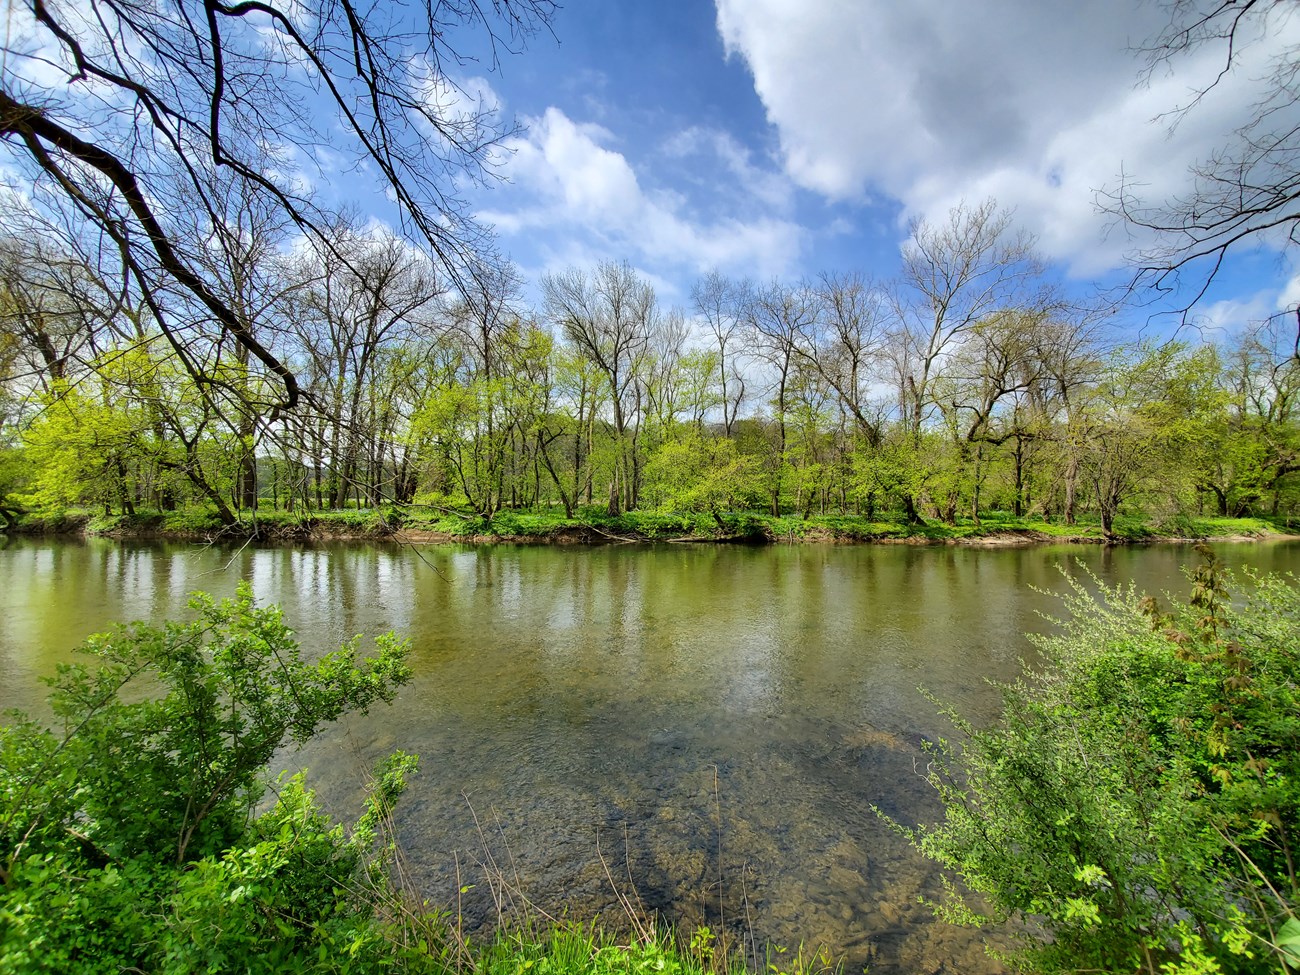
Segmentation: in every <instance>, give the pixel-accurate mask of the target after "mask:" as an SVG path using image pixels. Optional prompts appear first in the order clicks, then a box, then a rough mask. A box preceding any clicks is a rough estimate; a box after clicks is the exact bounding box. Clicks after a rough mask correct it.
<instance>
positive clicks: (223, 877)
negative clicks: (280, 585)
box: [0, 585, 436, 973]
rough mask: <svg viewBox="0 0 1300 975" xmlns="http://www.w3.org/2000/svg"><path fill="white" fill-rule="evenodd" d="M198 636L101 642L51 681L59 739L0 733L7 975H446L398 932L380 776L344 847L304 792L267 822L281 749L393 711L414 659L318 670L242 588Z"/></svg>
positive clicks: (180, 626)
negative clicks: (388, 972) (380, 906)
mask: <svg viewBox="0 0 1300 975" xmlns="http://www.w3.org/2000/svg"><path fill="white" fill-rule="evenodd" d="M190 605H191V608H192V610H193V611H194V612H195V614H196V616H197V618H196V619H195V620H194V621H193V622H190V623H167V624H164V625H163V626H161V627H155V626H150V625H147V624H143V623H134V624H131V625H129V626H121V627H118V628H117V629H115V630H113V631H111V632H109V633H106V634H102V635H99V636H95V637H92V638H91V639H90V640H89V641H88V642H87V643H86V645H85V646H84V647H83V648H82V653H83V654H84V655H86V656H88V657H90V658H92V660H93V661H94V664H95V666H90V665H87V664H86V663H80V662H79V663H76V664H71V665H65V666H62V667H60V668H59V672H58V674H57V676H56V677H54V678H52V679H51V680H50V681H49V683H50V684H51V686H52V687H53V693H52V694H51V696H50V704H51V708H52V710H53V712H54V714H55V716H56V719H57V720H58V721H59V722H60V723H61V728H60V729H59V730H58V731H54V730H47V729H45V728H42V727H41V726H40V725H38V724H37V723H35V722H33V721H31V720H30V719H27V718H24V717H22V716H20V715H19V716H15V717H14V719H13V721H12V723H11V724H9V725H6V726H4V727H2V728H0V855H2V856H3V860H0V971H5V972H14V973H28V972H59V973H79V972H86V973H91V972H94V973H99V972H105V971H150V972H176V973H180V972H196V971H210V972H220V971H240V972H304V971H311V972H358V973H359V972H369V971H375V970H377V969H378V968H379V967H381V963H382V966H383V967H386V968H389V969H393V968H400V969H401V970H412V971H431V970H436V969H434V968H432V967H429V966H432V965H433V956H431V955H429V954H427V953H424V954H421V953H414V952H412V953H408V952H407V951H406V949H402V948H399V947H397V946H396V945H395V944H393V943H392V942H391V939H389V938H388V937H387V935H386V932H385V928H384V924H382V923H381V922H380V920H379V919H378V916H377V914H376V904H377V903H379V902H382V901H383V899H384V898H385V897H386V896H389V892H387V890H386V888H385V886H384V871H383V863H384V858H385V855H386V853H387V851H388V850H389V847H388V845H387V844H385V843H382V842H377V840H376V836H377V835H378V834H379V833H380V832H381V831H382V830H381V826H382V820H383V817H384V816H385V815H386V813H387V810H388V809H389V808H391V804H392V802H393V801H394V800H395V799H396V797H397V795H398V794H400V792H401V790H402V787H403V785H404V782H405V776H406V775H407V774H409V773H410V772H411V771H413V769H414V760H413V759H411V758H409V757H407V756H404V755H401V754H398V755H396V756H394V757H393V758H391V759H390V760H389V761H388V762H387V763H386V764H385V765H384V766H383V767H382V768H381V769H380V772H379V774H378V776H377V779H376V785H375V787H374V788H373V789H372V790H371V794H370V800H369V804H368V808H367V811H366V813H365V815H364V816H363V817H362V819H361V821H360V822H359V823H358V824H357V826H356V827H355V828H354V829H353V831H352V833H351V835H350V836H348V835H345V833H344V831H343V830H342V829H341V828H339V827H336V826H334V825H333V824H332V823H330V822H329V821H328V820H327V819H326V818H325V817H324V816H323V815H322V814H321V813H320V812H319V811H318V810H317V808H316V806H315V803H314V799H313V797H312V794H311V793H310V792H309V791H308V790H307V789H306V787H305V786H304V784H303V782H302V780H301V779H300V778H297V779H293V780H290V781H289V782H287V783H285V784H283V786H282V788H281V789H280V790H279V794H278V796H277V800H276V802H275V803H274V805H272V806H271V808H270V809H268V810H266V811H265V812H263V813H262V814H261V815H254V813H253V810H254V809H255V808H256V806H257V803H258V801H259V799H260V797H261V796H262V794H263V789H264V786H265V778H266V766H267V763H268V762H269V761H270V760H271V758H272V756H273V755H274V753H275V751H276V750H277V749H278V748H280V747H281V746H283V745H285V744H288V743H290V742H302V741H305V740H306V739H308V738H310V737H311V736H312V735H313V734H314V733H315V731H316V729H317V728H319V727H320V726H321V725H322V724H323V723H325V722H327V721H331V720H333V719H335V718H337V717H339V716H340V715H342V714H343V713H345V712H351V711H362V712H364V711H365V710H366V709H368V708H369V707H370V706H371V705H373V704H375V703H377V702H380V701H389V700H391V699H392V696H393V694H394V693H395V691H396V689H397V687H398V686H399V685H401V684H402V683H404V682H405V681H406V680H407V679H408V677H409V671H408V670H407V667H406V664H405V656H406V650H407V648H406V645H405V644H404V643H402V642H400V641H398V640H396V639H395V638H394V637H393V636H392V635H391V634H389V635H387V636H384V637H380V638H379V639H378V640H377V641H376V652H375V653H374V655H372V656H369V657H361V656H359V655H358V640H354V641H352V642H350V643H348V644H345V645H344V646H343V647H342V648H340V649H339V650H338V651H336V652H334V653H331V654H329V655H327V656H325V657H323V658H322V659H321V660H319V661H317V662H315V663H307V662H305V661H304V660H303V659H302V658H301V655H300V652H299V648H298V645H297V644H296V643H295V642H294V640H293V636H292V633H291V631H290V630H289V629H288V627H287V626H286V625H285V624H284V622H283V620H282V619H281V616H280V613H279V611H278V609H276V608H274V607H272V608H266V609H262V608H258V607H257V606H256V605H255V604H254V602H253V596H252V593H251V591H250V590H249V588H248V587H247V585H241V586H240V588H239V590H238V592H237V594H236V596H235V598H234V599H227V600H223V601H221V602H215V601H213V600H212V599H210V598H209V597H207V596H205V595H203V594H196V596H195V597H194V599H193V600H192V601H191V604H190Z"/></svg>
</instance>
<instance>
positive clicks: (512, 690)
mask: <svg viewBox="0 0 1300 975" xmlns="http://www.w3.org/2000/svg"><path fill="white" fill-rule="evenodd" d="M0 545H2V546H3V548H0V707H14V706H17V707H23V708H27V709H34V710H39V707H40V701H41V699H42V688H41V687H40V685H38V684H37V678H38V677H39V676H40V675H42V674H47V673H49V672H50V671H51V670H52V669H53V666H54V664H55V663H56V662H59V661H62V660H67V659H69V658H70V656H71V653H70V651H71V648H72V647H73V646H75V645H76V644H77V643H79V642H80V641H81V640H82V639H83V638H84V636H85V635H86V634H87V633H90V632H93V631H95V630H99V629H103V628H104V627H105V625H106V624H107V623H108V622H109V621H111V620H115V619H154V620H158V619H162V618H165V617H167V616H169V615H175V614H178V613H180V612H182V608H183V606H184V603H185V598H186V594H187V593H188V592H190V591H191V590H194V589H205V590H208V591H210V592H213V593H215V594H222V595H226V594H229V593H230V592H232V591H233V589H234V586H235V583H236V582H237V581H238V580H239V579H249V580H251V582H252V583H253V586H254V589H255V591H256V593H257V595H258V597H259V599H260V600H261V601H263V602H279V603H280V604H281V605H282V606H283V607H284V611H285V615H286V618H287V619H288V620H289V621H290V622H291V624H292V625H293V626H294V627H295V628H296V629H297V631H298V634H299V636H300V638H301V640H302V642H303V644H304V646H305V647H308V648H312V649H313V650H314V649H315V648H320V649H322V650H323V649H330V648H332V647H334V646H336V645H337V644H338V643H339V642H340V641H341V640H343V639H346V638H348V637H350V636H351V635H353V634H355V633H366V634H371V635H373V634H375V633H378V632H382V631H385V630H388V629H394V630H396V631H398V632H399V633H401V634H404V635H407V636H409V637H410V638H411V640H412V646H413V653H412V664H413V666H414V669H415V674H416V676H415V679H414V681H413V683H412V684H411V685H410V686H408V687H407V688H405V689H404V690H403V691H402V693H401V694H400V696H399V698H398V701H397V703H396V704H395V705H394V706H393V707H391V708H381V709H379V710H378V711H376V712H373V713H372V714H371V715H370V716H369V717H366V718H353V719H350V720H348V721H346V722H344V723H340V724H339V725H338V726H336V727H333V728H331V729H330V730H329V731H328V733H327V734H326V735H325V736H323V737H322V738H321V739H320V740H318V741H316V742H313V743H312V745H311V746H309V747H308V748H307V749H304V750H303V751H302V752H300V753H297V754H294V755H286V756H284V762H285V764H286V765H289V766H292V767H299V766H301V765H306V766H307V767H308V768H310V770H311V773H310V774H311V781H312V782H313V784H314V785H315V786H316V787H317V789H318V790H319V791H320V793H321V795H322V797H323V798H324V799H325V800H326V801H327V803H329V804H330V806H331V807H332V808H333V809H335V810H336V811H337V812H338V813H339V814H340V815H347V814H349V813H351V812H352V811H353V810H354V809H355V805H356V802H357V799H358V796H359V793H360V782H361V779H362V772H361V770H362V768H363V767H365V766H366V765H367V763H369V762H371V761H373V760H374V759H376V758H377V757H379V756H381V755H383V754H385V753H386V752H388V751H390V750H392V749H394V748H399V747H400V748H403V749H406V750H410V751H415V752H418V753H419V754H420V755H421V756H422V759H423V767H422V771H421V773H420V775H419V777H418V778H417V779H416V780H414V782H413V783H412V787H411V789H410V791H409V792H408V793H407V795H406V796H405V797H404V798H403V800H402V803H401V805H400V807H399V810H398V820H399V827H400V830H401V833H402V839H403V841H404V845H405V849H406V851H407V854H408V856H409V860H410V869H411V873H412V877H413V880H414V882H415V883H417V884H418V885H419V887H420V888H421V890H422V892H423V893H424V895H425V896H427V897H428V898H429V899H430V900H431V901H432V902H434V903H438V904H444V905H455V904H456V903H457V900H458V899H459V901H460V909H461V910H462V911H463V912H464V915H465V922H466V926H467V927H468V928H469V929H470V930H475V929H477V928H478V927H480V926H483V925H487V924H489V923H491V921H492V920H493V919H494V918H495V917H496V911H497V908H496V906H495V904H494V901H493V896H492V895H493V884H492V883H491V882H490V876H491V874H490V870H488V869H487V868H486V867H485V864H492V863H495V864H496V866H497V867H499V868H500V869H501V870H502V871H503V872H504V873H505V874H507V875H508V877H509V879H510V881H511V883H512V884H513V885H515V886H517V888H519V889H520V890H522V892H523V893H524V894H525V895H526V896H527V897H528V898H530V899H531V900H532V901H533V902H534V903H536V904H537V905H540V906H541V907H542V908H545V909H549V910H552V911H557V910H561V909H563V908H564V906H565V905H567V910H568V911H569V912H570V915H571V916H580V917H584V918H588V917H600V918H603V919H604V920H605V921H606V922H608V923H610V924H614V925H618V924H619V920H620V918H621V917H622V912H621V909H620V908H619V906H618V895H617V894H616V893H615V890H614V887H615V885H617V886H618V888H619V890H621V891H622V893H623V894H626V895H629V896H631V897H633V898H634V899H635V898H638V897H639V899H640V901H641V903H642V904H643V905H644V906H645V908H647V909H648V910H654V911H658V912H659V913H660V914H661V915H663V916H666V917H668V918H671V919H673V920H680V921H683V922H687V923H702V922H703V923H709V924H711V925H713V926H714V927H715V929H718V928H719V927H721V928H725V929H728V930H731V931H734V932H735V933H737V934H738V935H740V936H742V937H753V938H754V939H756V940H757V941H758V943H759V944H760V945H761V944H763V943H768V942H770V943H777V944H786V945H790V946H792V947H793V946H797V945H798V944H799V943H800V942H803V943H805V944H806V945H809V946H812V947H815V946H818V945H821V946H825V947H826V948H828V949H829V950H830V951H831V952H832V953H833V954H835V955H842V956H843V957H844V958H845V961H846V969H845V970H846V971H848V972H853V971H860V970H861V969H862V967H863V966H864V965H868V964H869V965H870V966H871V970H872V972H881V973H889V972H898V973H903V972H907V973H919V972H938V971H954V972H963V973H968V972H993V971H997V970H998V969H997V966H996V965H995V964H993V963H992V962H990V961H989V960H988V959H987V958H986V957H985V955H984V951H983V943H982V941H981V938H980V936H979V935H977V934H975V933H972V932H967V931H962V930H958V929H954V928H951V927H948V926H947V925H944V924H941V923H939V922H936V921H934V920H933V919H932V917H931V915H930V912H929V910H928V909H927V908H925V907H922V906H920V905H919V904H918V903H917V901H918V897H920V896H922V895H926V896H936V895H937V894H938V892H939V890H940V887H939V883H938V880H939V878H938V875H937V874H936V873H935V872H934V871H932V870H931V869H930V868H929V867H928V865H926V864H925V863H923V862H922V861H920V860H919V859H918V858H917V857H915V856H914V855H913V854H912V853H911V852H910V851H909V849H908V848H907V846H906V844H905V843H903V842H902V841H901V840H900V839H899V838H898V837H896V836H895V835H893V834H892V833H890V832H889V830H888V829H886V828H885V827H884V826H883V825H882V824H881V822H880V821H879V820H878V819H877V818H876V816H875V815H874V814H873V813H872V812H871V809H870V807H871V806H872V805H873V804H874V805H876V806H879V807H880V808H882V809H883V810H885V811H886V812H888V813H890V814H891V815H894V816H896V817H897V818H898V819H900V820H902V821H905V822H920V821H927V820H933V819H935V818H936V817H937V814H938V809H937V806H936V803H935V802H934V800H933V797H932V795H931V794H930V792H929V789H928V787H927V786H926V784H925V782H924V780H923V779H922V778H921V776H920V774H919V772H920V771H921V770H923V764H924V763H923V760H922V759H921V753H920V749H919V746H920V743H921V741H922V740H923V739H924V738H925V737H927V736H935V735H939V734H945V733H947V732H948V731H949V729H947V728H946V727H945V725H944V723H943V722H942V720H940V719H938V718H937V717H936V716H935V715H934V708H933V706H932V705H930V704H929V703H927V701H926V700H925V699H924V698H923V697H922V696H921V694H920V693H919V691H918V687H920V686H924V687H926V688H928V689H929V690H930V691H932V692H933V693H934V694H936V695H937V696H938V697H939V698H941V699H943V700H945V701H948V702H951V703H953V704H954V705H955V706H956V707H957V708H958V709H959V710H960V711H962V712H964V713H966V714H968V715H971V716H973V717H975V718H976V719H977V720H987V719H988V718H989V717H991V716H992V715H993V714H994V713H995V711H996V708H997V704H998V697H997V693H996V691H994V690H993V689H991V688H990V687H989V685H988V683H987V680H988V679H990V678H991V679H1006V678H1010V677H1012V676H1013V675H1014V674H1015V673H1016V672H1017V670H1018V668H1019V661H1020V660H1021V659H1024V658H1027V657H1031V656H1032V649H1031V648H1030V646H1029V644H1028V643H1027V642H1026V640H1025V638H1024V634H1025V633H1026V632H1027V631H1031V630H1041V629H1043V628H1045V627H1046V626H1047V625H1048V624H1047V623H1046V622H1045V621H1044V620H1043V619H1042V618H1041V616H1040V615H1039V614H1041V613H1044V612H1046V613H1051V612H1053V611H1054V610H1055V609H1056V608H1057V606H1058V604H1057V602H1056V600H1055V599H1054V598H1052V597H1051V596H1049V595H1045V594H1043V593H1040V592H1035V591H1034V590H1035V588H1038V589H1060V588H1061V587H1062V585H1063V580H1062V577H1061V571H1062V569H1064V570H1066V571H1071V572H1076V573H1078V572H1081V571H1082V570H1084V569H1086V570H1089V571H1091V572H1092V573H1095V574H1096V575H1097V576H1099V577H1100V578H1102V579H1104V580H1107V581H1111V582H1116V581H1127V580H1134V581H1135V582H1136V583H1137V584H1138V585H1139V586H1140V587H1141V588H1143V589H1145V590H1150V591H1160V590H1169V589H1172V590H1178V591H1182V590H1185V589H1186V585H1185V583H1184V581H1183V579H1182V577H1181V575H1180V566H1181V565H1182V564H1183V562H1184V561H1186V560H1187V559H1189V558H1191V553H1190V550H1189V549H1186V548H1181V547H1176V546H1159V547H1145V548H1126V549H1102V548H1100V547H1044V548H1028V549H1002V550H982V549H967V548H946V547H938V548H912V547H902V546H898V547H894V546H817V545H806V546H795V547H785V546H771V547H765V548H747V547H732V546H691V545H662V546H655V547H649V546H609V547H596V548H549V547H507V546H485V547H479V548H466V547H457V546H425V547H421V548H419V549H415V548H412V547H402V546H393V547H383V546H376V545H364V546H351V545H337V546H321V547H312V548H301V547H292V548H290V547H281V548H258V549H254V548H245V549H242V550H238V551H236V550H233V549H219V548H204V547H197V546H178V545H135V544H121V543H115V542H109V541H102V540H89V541H86V542H67V541H59V542H44V541H25V540H15V541H10V542H7V543H5V542H4V541H3V540H0ZM1219 552H1220V555H1221V556H1222V557H1223V558H1224V559H1225V561H1226V562H1228V564H1230V565H1233V566H1242V565H1249V566H1254V567H1257V568H1260V569H1263V570H1266V571H1291V570H1294V569H1296V568H1297V567H1300V546H1296V545H1291V544H1281V543H1262V544H1257V545H1228V546H1222V547H1220V548H1219ZM470 884H472V885H473V886H472V888H471V889H470V890H468V891H467V892H466V893H465V894H464V895H463V896H459V897H458V893H457V892H458V889H459V888H460V887H461V886H462V885H470Z"/></svg>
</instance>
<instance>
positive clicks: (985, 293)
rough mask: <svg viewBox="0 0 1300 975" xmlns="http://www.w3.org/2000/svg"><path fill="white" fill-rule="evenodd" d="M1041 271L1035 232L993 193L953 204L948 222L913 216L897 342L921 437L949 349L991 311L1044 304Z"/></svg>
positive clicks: (910, 421)
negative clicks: (1020, 225) (1018, 223)
mask: <svg viewBox="0 0 1300 975" xmlns="http://www.w3.org/2000/svg"><path fill="white" fill-rule="evenodd" d="M1040 273H1041V265H1040V262H1039V260H1038V257H1037V256H1036V254H1035V253H1034V241H1033V238H1031V237H1030V236H1028V235H1027V234H1024V233H1021V232H1017V231H1015V230H1014V229H1013V227H1012V224H1011V214H1010V213H1008V212H1007V211H1005V210H999V209H998V207H997V204H996V203H995V202H994V201H993V200H986V201H984V202H983V203H981V204H979V205H978V206H976V207H967V206H965V205H962V206H958V207H954V208H953V209H952V210H951V211H950V212H949V214H948V219H947V220H946V221H945V222H944V223H942V224H937V225H936V224H932V223H929V222H928V221H924V220H920V221H916V222H914V223H913V225H912V236H911V239H910V240H909V241H908V242H907V244H906V245H905V246H904V248H903V272H902V282H901V287H900V289H899V290H898V291H897V292H896V293H895V302H896V314H897V319H898V332H897V334H896V335H895V336H894V338H893V340H892V342H891V343H890V346H891V354H892V356H893V363H892V365H893V371H894V378H895V381H896V383H897V385H898V398H899V408H900V412H901V415H902V420H903V424H904V426H905V427H906V429H907V430H908V431H909V432H910V433H911V434H912V436H913V437H914V438H916V437H919V436H920V432H921V426H922V424H923V423H924V422H925V419H926V415H927V411H928V410H929V409H930V408H931V407H932V406H933V399H932V390H931V385H932V383H933V382H934V379H935V376H936V374H937V371H938V369H939V367H940V365H941V364H942V362H943V360H944V357H945V356H947V355H949V354H950V353H951V352H952V351H953V349H954V345H955V343H956V342H957V341H958V340H959V339H961V338H962V337H963V336H965V335H966V334H967V333H969V332H970V331H971V330H972V329H973V328H975V326H976V325H977V324H979V322H980V321H982V320H983V319H984V318H986V317H987V316H989V315H992V314H994V313H995V312H1000V311H1004V310H1008V309H1011V308H1017V309H1021V310H1032V309H1035V308H1038V307H1041V306H1042V305H1043V304H1044V303H1045V302H1046V300H1047V298H1046V296H1045V295H1044V294H1042V292H1041V288H1040V285H1039V275H1040Z"/></svg>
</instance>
